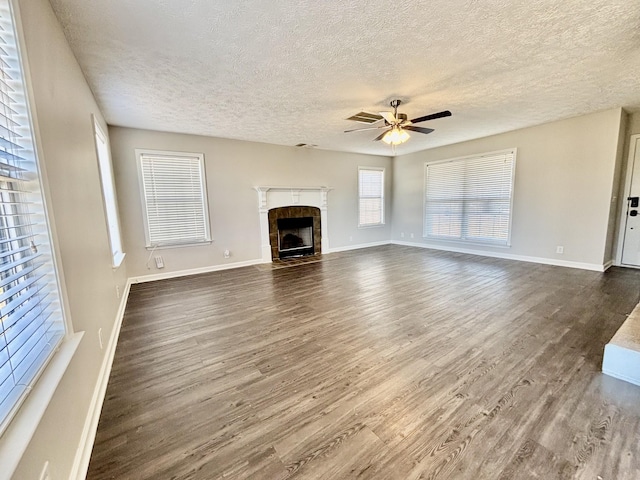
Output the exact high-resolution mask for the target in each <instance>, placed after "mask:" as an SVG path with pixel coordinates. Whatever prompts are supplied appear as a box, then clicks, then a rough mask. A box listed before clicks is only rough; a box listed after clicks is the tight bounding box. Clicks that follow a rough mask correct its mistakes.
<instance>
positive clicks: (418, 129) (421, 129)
mask: <svg viewBox="0 0 640 480" xmlns="http://www.w3.org/2000/svg"><path fill="white" fill-rule="evenodd" d="M402 128H404V129H405V130H411V131H412V132H419V133H431V132H433V128H424V127H414V126H413V125H406V126H404V127H402Z"/></svg>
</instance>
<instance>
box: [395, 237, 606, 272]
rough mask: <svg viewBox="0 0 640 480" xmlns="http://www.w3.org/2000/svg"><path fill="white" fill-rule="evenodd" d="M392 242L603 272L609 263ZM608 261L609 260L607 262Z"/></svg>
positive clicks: (400, 243) (399, 242) (408, 245)
mask: <svg viewBox="0 0 640 480" xmlns="http://www.w3.org/2000/svg"><path fill="white" fill-rule="evenodd" d="M391 243H392V244H394V245H404V246H407V247H420V248H429V249H432V250H443V251H445V252H456V253H468V254H469V255H479V256H482V257H492V258H503V259H505V260H517V261H520V262H530V263H541V264H544V265H555V266H558V267H569V268H579V269H581V270H592V271H595V272H604V271H605V270H606V269H607V268H609V267H610V266H611V265H608V266H607V264H603V265H600V264H597V263H582V262H571V261H568V260H558V259H556V258H545V257H529V256H525V255H514V254H511V253H506V252H505V253H502V252H489V251H485V250H475V249H473V248H464V247H457V246H450V245H447V246H442V245H432V244H426V243H417V242H405V241H399V240H392V241H391ZM607 263H609V262H607Z"/></svg>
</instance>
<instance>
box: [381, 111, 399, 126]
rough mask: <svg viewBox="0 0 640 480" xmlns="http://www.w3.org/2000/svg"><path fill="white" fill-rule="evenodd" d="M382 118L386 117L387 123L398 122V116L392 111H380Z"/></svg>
mask: <svg viewBox="0 0 640 480" xmlns="http://www.w3.org/2000/svg"><path fill="white" fill-rule="evenodd" d="M380 115H381V116H382V118H384V119H385V120H386V121H387V123H390V124H393V123H396V121H397V120H396V116H395V115H394V114H393V113H392V112H380Z"/></svg>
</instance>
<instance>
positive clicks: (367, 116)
mask: <svg viewBox="0 0 640 480" xmlns="http://www.w3.org/2000/svg"><path fill="white" fill-rule="evenodd" d="M401 103H402V101H401V100H392V101H391V103H390V105H391V108H393V112H380V114H379V115H376V114H374V113H368V112H360V113H356V114H355V115H354V116H352V117H349V118H347V120H354V121H356V122H362V123H370V124H373V123H376V122H379V121H380V120H384V125H378V126H376V127H366V128H355V129H352V130H345V131H344V133H350V132H362V131H364V130H379V129H381V128H382V129H384V131H383V132H382V133H381V134H380V135H378V136H377V137H376V138H374V139H373V141H374V142H377V141H379V140H382V141H383V142H385V143H387V144H389V145H400V144H401V143H404V142H406V141H407V140H409V133H408V132H407V130H409V131H411V132H418V133H431V132H433V128H424V127H416V126H414V124H415V123H420V122H426V121H427V120H435V119H436V118H443V117H450V116H451V112H450V111H449V110H445V111H443V112H438V113H432V114H430V115H425V116H423V117H417V118H412V119H411V120H409V119H408V117H407V114H406V113H398V107H399V106H400V104H401Z"/></svg>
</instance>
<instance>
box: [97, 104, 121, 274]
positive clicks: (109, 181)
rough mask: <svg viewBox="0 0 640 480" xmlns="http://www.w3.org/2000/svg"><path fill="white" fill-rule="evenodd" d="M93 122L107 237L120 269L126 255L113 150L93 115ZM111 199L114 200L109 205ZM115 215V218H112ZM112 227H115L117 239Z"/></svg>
mask: <svg viewBox="0 0 640 480" xmlns="http://www.w3.org/2000/svg"><path fill="white" fill-rule="evenodd" d="M91 119H92V122H93V135H94V141H95V146H96V158H97V161H98V173H99V175H100V188H101V191H102V206H103V209H104V217H105V221H106V226H107V236H108V237H109V247H110V249H111V264H112V267H113V268H114V269H115V268H118V267H119V266H120V265H122V262H123V261H124V257H125V256H126V253H125V252H124V247H123V245H122V229H121V228H120V212H119V211H118V199H117V195H116V193H117V192H116V186H115V177H114V174H113V162H112V161H111V148H110V146H109V142H108V140H107V136H106V134H105V133H104V131H103V130H102V127H100V124H99V123H98V120H97V118H96V117H95V115H91ZM99 141H102V142H103V143H104V145H105V147H106V158H105V157H104V156H103V155H101V154H100V145H98V142H99ZM109 198H112V199H113V202H112V204H111V205H110V204H109V200H108V199H109ZM112 215H114V216H115V217H114V218H111V217H112ZM112 225H114V226H115V234H116V238H114V231H113V228H112Z"/></svg>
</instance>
